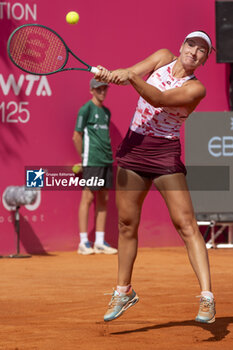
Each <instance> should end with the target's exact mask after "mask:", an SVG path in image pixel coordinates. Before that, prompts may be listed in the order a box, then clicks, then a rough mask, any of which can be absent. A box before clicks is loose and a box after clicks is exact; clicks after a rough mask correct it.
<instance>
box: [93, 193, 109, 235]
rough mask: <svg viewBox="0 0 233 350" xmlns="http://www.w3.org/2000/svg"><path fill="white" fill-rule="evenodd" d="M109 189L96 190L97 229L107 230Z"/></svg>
mask: <svg viewBox="0 0 233 350" xmlns="http://www.w3.org/2000/svg"><path fill="white" fill-rule="evenodd" d="M107 203H108V190H99V191H96V208H95V212H96V231H103V232H105V225H106V218H107Z"/></svg>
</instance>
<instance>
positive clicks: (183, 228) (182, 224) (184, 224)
mask: <svg viewBox="0 0 233 350" xmlns="http://www.w3.org/2000/svg"><path fill="white" fill-rule="evenodd" d="M173 223H174V225H175V227H176V229H177V231H178V233H179V234H180V236H181V237H182V239H183V240H188V239H191V238H193V237H194V236H195V234H196V233H197V232H198V230H197V223H196V220H195V218H194V217H191V216H190V217H181V218H179V219H176V220H173Z"/></svg>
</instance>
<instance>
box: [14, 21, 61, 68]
mask: <svg viewBox="0 0 233 350" xmlns="http://www.w3.org/2000/svg"><path fill="white" fill-rule="evenodd" d="M9 51H10V55H11V58H12V59H13V61H14V62H15V63H16V64H17V65H18V66H19V67H21V68H23V69H24V70H26V71H30V72H33V73H35V74H48V73H52V72H55V71H57V70H58V69H60V68H62V67H63V66H64V64H65V63H66V61H67V56H68V53H67V49H66V47H65V45H64V43H63V42H62V41H61V39H60V38H59V37H58V36H57V35H56V34H55V33H53V32H52V31H50V30H48V29H47V28H43V27H37V26H33V27H30V26H28V27H22V28H21V29H20V30H18V31H17V32H15V34H14V35H13V37H12V38H11V42H10V47H9Z"/></svg>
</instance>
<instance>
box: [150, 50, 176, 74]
mask: <svg viewBox="0 0 233 350" xmlns="http://www.w3.org/2000/svg"><path fill="white" fill-rule="evenodd" d="M155 55H156V64H155V67H154V70H156V69H158V68H160V67H163V66H166V65H167V64H168V63H170V62H172V61H174V60H175V59H176V58H177V57H176V56H175V55H174V54H173V53H172V52H171V51H170V50H168V49H160V50H158V51H156V52H155Z"/></svg>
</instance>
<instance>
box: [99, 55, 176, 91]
mask: <svg viewBox="0 0 233 350" xmlns="http://www.w3.org/2000/svg"><path fill="white" fill-rule="evenodd" d="M174 59H175V56H174V55H173V54H172V53H171V51H169V50H167V49H161V50H158V51H156V52H155V53H153V54H152V55H150V56H149V57H147V58H146V59H144V60H143V61H141V62H139V63H137V64H135V65H133V66H132V67H129V68H120V69H116V70H113V71H109V70H107V69H106V68H104V67H101V66H98V68H99V69H100V72H99V73H97V74H96V75H95V78H96V79H97V80H100V81H105V82H107V83H114V84H118V85H125V84H126V82H127V80H128V74H129V72H132V73H134V74H136V75H137V76H139V77H144V76H145V75H147V74H149V73H150V72H152V71H154V70H156V69H158V68H159V67H162V66H163V65H166V64H168V63H170V62H171V61H173V60H174Z"/></svg>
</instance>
